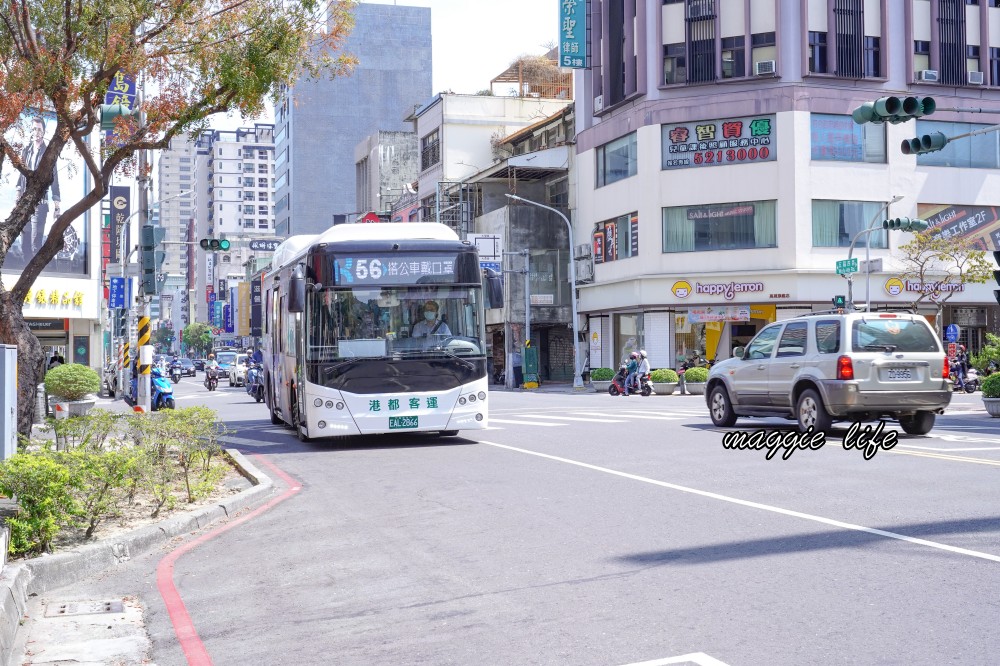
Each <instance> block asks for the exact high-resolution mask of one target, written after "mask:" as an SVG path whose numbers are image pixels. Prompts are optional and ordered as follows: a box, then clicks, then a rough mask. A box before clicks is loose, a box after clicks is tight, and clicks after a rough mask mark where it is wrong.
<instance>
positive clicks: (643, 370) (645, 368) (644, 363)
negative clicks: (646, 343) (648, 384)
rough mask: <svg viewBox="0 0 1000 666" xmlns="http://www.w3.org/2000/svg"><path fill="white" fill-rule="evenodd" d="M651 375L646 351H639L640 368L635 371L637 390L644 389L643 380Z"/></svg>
mask: <svg viewBox="0 0 1000 666" xmlns="http://www.w3.org/2000/svg"><path fill="white" fill-rule="evenodd" d="M648 374H649V359H648V358H646V350H645V349H640V350H639V367H638V369H636V371H635V387H634V388H635V390H637V391H638V390H639V389H641V388H642V384H641V382H642V378H643V377H645V376H646V375H648Z"/></svg>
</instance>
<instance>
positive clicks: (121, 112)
mask: <svg viewBox="0 0 1000 666" xmlns="http://www.w3.org/2000/svg"><path fill="white" fill-rule="evenodd" d="M118 116H122V117H124V118H138V116H139V112H138V111H137V110H136V109H130V108H129V107H127V106H125V105H124V104H101V129H102V130H105V131H108V130H113V129H114V128H115V118H117V117H118Z"/></svg>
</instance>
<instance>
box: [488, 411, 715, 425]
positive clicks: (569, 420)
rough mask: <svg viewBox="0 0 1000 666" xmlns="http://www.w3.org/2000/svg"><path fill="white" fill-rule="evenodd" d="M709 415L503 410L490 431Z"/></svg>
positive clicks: (703, 416)
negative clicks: (508, 427) (520, 427)
mask: <svg viewBox="0 0 1000 666" xmlns="http://www.w3.org/2000/svg"><path fill="white" fill-rule="evenodd" d="M707 416H708V413H707V412H706V411H705V410H704V409H702V410H697V409H679V410H673V409H672V410H670V412H663V413H655V412H650V411H642V410H614V411H607V412H593V411H587V412H584V411H571V412H560V413H546V412H512V413H507V412H500V413H497V414H496V415H490V426H489V428H487V430H503V429H504V426H512V425H515V426H524V425H527V426H539V427H543V428H558V427H560V426H568V425H575V424H578V423H629V422H632V423H634V422H635V421H637V420H645V421H683V420H686V419H692V418H706V417H707ZM494 424H497V425H494Z"/></svg>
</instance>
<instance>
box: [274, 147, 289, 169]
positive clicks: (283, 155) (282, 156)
mask: <svg viewBox="0 0 1000 666" xmlns="http://www.w3.org/2000/svg"><path fill="white" fill-rule="evenodd" d="M287 159H288V149H287V148H285V149H284V150H282V151H281V152H280V153H278V156H277V157H275V158H274V168H275V169H277V168H278V167H280V166H281V165H282V164H284V163H285V160H287Z"/></svg>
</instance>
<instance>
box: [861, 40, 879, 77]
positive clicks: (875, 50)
mask: <svg viewBox="0 0 1000 666" xmlns="http://www.w3.org/2000/svg"><path fill="white" fill-rule="evenodd" d="M880 43H881V38H880V37H865V76H870V77H875V78H878V77H880V76H882V58H881V55H880V54H881V51H880V50H879V44H880Z"/></svg>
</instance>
